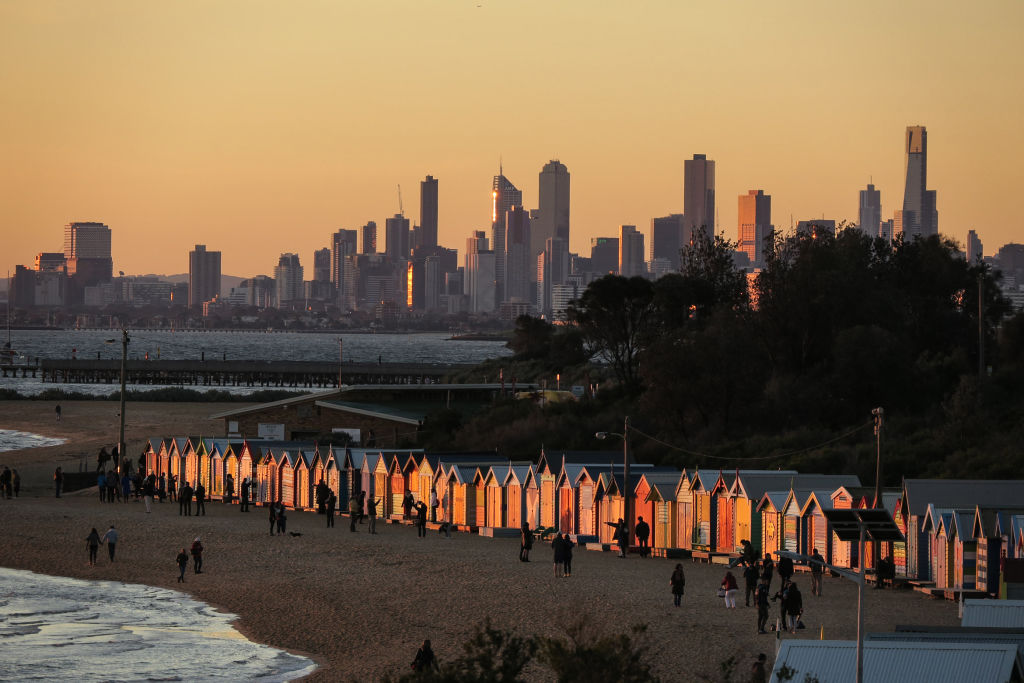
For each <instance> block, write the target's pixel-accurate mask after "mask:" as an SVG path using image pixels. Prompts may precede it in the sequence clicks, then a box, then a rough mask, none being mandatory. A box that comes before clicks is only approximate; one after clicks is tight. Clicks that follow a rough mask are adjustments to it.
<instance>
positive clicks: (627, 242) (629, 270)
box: [619, 225, 646, 277]
mask: <svg viewBox="0 0 1024 683" xmlns="http://www.w3.org/2000/svg"><path fill="white" fill-rule="evenodd" d="M645 271H646V268H644V234H643V233H642V232H637V229H636V226H635V225H620V226H619V275H621V276H622V277H635V276H638V275H643V274H644V272H645Z"/></svg>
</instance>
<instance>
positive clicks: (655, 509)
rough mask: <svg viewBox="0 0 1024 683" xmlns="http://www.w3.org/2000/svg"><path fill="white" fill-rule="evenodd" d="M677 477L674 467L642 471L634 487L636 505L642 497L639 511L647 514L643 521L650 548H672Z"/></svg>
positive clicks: (675, 534)
mask: <svg viewBox="0 0 1024 683" xmlns="http://www.w3.org/2000/svg"><path fill="white" fill-rule="evenodd" d="M681 474H682V472H680V471H679V470H677V469H676V468H674V467H658V468H653V469H652V470H649V471H644V473H643V474H642V475H641V476H640V482H639V483H638V484H637V487H636V496H637V502H638V503H639V502H640V500H641V498H640V496H641V494H642V495H643V502H644V507H643V509H644V511H645V512H646V513H647V514H645V515H644V519H645V520H647V521H648V524H650V527H651V540H650V543H651V546H652V547H654V548H674V547H676V545H675V542H676V538H677V536H678V534H677V532H676V522H677V520H678V517H677V515H676V510H675V508H676V487H677V486H678V485H679V477H680V475H681ZM638 507H639V505H638ZM648 515H649V516H648Z"/></svg>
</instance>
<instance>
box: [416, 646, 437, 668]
mask: <svg viewBox="0 0 1024 683" xmlns="http://www.w3.org/2000/svg"><path fill="white" fill-rule="evenodd" d="M429 669H434V670H435V671H436V670H437V657H435V656H434V651H433V650H432V649H431V647H430V641H429V640H424V641H423V645H421V646H420V649H419V650H417V651H416V658H415V659H413V660H412V670H413V671H414V672H416V673H423V672H424V671H427V670H429Z"/></svg>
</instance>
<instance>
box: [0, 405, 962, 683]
mask: <svg viewBox="0 0 1024 683" xmlns="http://www.w3.org/2000/svg"><path fill="white" fill-rule="evenodd" d="M38 406H39V404H38V403H33V402H28V401H26V402H18V401H14V402H3V403H0V414H2V415H3V417H0V427H4V428H14V429H19V430H21V431H30V432H34V433H41V434H52V433H55V432H57V429H56V424H57V423H55V422H54V421H53V416H52V414H51V413H50V412H49V411H45V410H44V411H41V410H39V409H38ZM64 407H65V419H64V420H62V422H61V423H60V431H61V432H62V433H65V434H67V435H68V438H69V441H68V442H67V443H65V444H63V445H60V446H53V447H47V448H38V449H27V450H21V451H8V452H5V453H0V463H6V464H10V465H12V466H14V467H16V468H18V469H19V471H20V472H21V474H22V479H23V490H22V497H21V498H20V499H17V500H11V501H6V500H5V501H0V509H2V510H3V514H4V517H5V532H6V533H5V535H4V536H5V542H6V546H7V548H8V549H9V550H8V552H7V553H5V554H4V556H3V558H2V559H0V564H2V565H3V566H8V567H13V568H18V569H28V570H31V571H36V572H39V573H44V574H49V575H54V576H68V577H72V578H83V579H100V580H114V581H124V582H131V583H141V584H146V585H150V586H156V587H162V588H170V589H172V590H181V591H182V592H184V593H187V594H188V595H190V596H192V597H193V598H194V599H196V600H200V601H202V602H204V603H206V604H209V605H211V607H214V608H216V609H217V610H218V611H221V612H226V613H230V614H235V615H237V617H238V618H237V619H236V620H235V621H234V622H232V625H233V626H234V627H235V628H237V629H238V631H239V633H241V634H242V635H243V636H244V637H246V638H247V639H249V640H252V641H253V642H256V643H261V644H266V645H269V646H271V647H274V648H277V649H281V650H286V651H288V652H292V653H295V654H298V655H301V656H304V657H309V658H310V659H311V660H313V661H314V662H316V664H317V666H318V668H317V669H316V670H315V671H313V672H312V673H311V674H310V675H309V676H308V677H307V678H306V679H305V680H308V681H317V682H318V681H333V680H360V681H373V680H380V679H381V678H382V677H384V676H385V675H391V676H400V675H402V674H403V673H405V672H406V671H407V670H408V667H409V662H410V661H411V660H412V657H413V655H414V653H415V652H416V648H417V647H418V646H419V644H420V643H421V642H422V640H423V639H424V638H430V639H431V640H432V642H433V644H434V649H435V652H436V653H437V655H438V657H439V658H440V659H441V660H442V661H447V660H451V659H453V658H455V657H458V656H460V655H461V654H462V653H463V650H462V646H463V644H464V643H465V642H466V641H467V640H468V639H469V638H470V637H471V636H472V635H473V632H474V628H475V626H476V625H477V624H479V623H481V622H482V621H483V620H484V618H485V617H489V618H490V619H491V621H492V624H493V625H494V626H495V627H496V628H507V629H512V630H516V631H519V632H521V633H526V634H530V635H539V636H550V637H561V636H564V635H565V632H566V629H567V627H568V626H569V625H571V624H573V623H574V622H576V621H578V620H580V619H583V620H585V621H586V622H587V624H588V625H589V627H590V628H592V629H593V630H594V631H596V632H598V633H623V632H627V631H628V629H629V627H630V626H631V625H632V624H635V623H646V624H647V626H648V628H647V631H646V633H645V634H644V635H643V636H642V638H641V642H642V643H645V644H646V645H647V646H648V654H647V655H646V657H647V659H648V660H649V661H650V663H651V665H652V667H653V670H654V672H655V673H656V674H657V675H659V676H661V677H662V678H663V679H666V680H679V679H680V678H686V679H695V678H699V677H700V676H701V675H705V676H709V677H711V679H712V680H714V679H716V677H717V676H718V671H719V664H720V663H721V662H723V661H724V660H726V659H727V658H729V657H731V656H734V657H736V661H737V665H738V666H740V667H745V666H746V663H747V662H749V661H752V660H753V658H754V657H756V656H757V654H758V653H759V652H765V653H768V654H769V655H770V656H771V653H773V651H774V647H775V639H774V638H773V637H770V636H758V635H757V634H756V629H755V619H756V616H755V610H753V608H743V607H742V606H741V607H739V608H737V609H735V610H726V609H724V608H723V606H722V601H721V600H719V599H718V598H717V597H715V592H716V589H717V588H718V585H719V583H720V582H721V579H722V575H723V574H724V572H725V568H724V567H720V566H715V565H703V564H694V563H690V562H684V563H683V565H684V569H685V572H686V578H687V590H686V595H685V597H684V601H683V607H682V608H675V607H673V606H672V600H671V594H670V592H669V589H668V577H669V575H670V574H671V573H672V569H673V568H674V566H675V564H676V562H677V560H664V559H657V558H652V559H640V558H636V557H630V558H628V559H626V560H622V559H618V558H617V557H615V554H614V553H602V552H591V551H583V550H578V551H577V552H576V553H575V557H574V563H573V564H574V571H573V575H572V577H570V578H564V579H561V578H560V579H556V578H554V577H553V576H552V568H551V551H550V550H549V549H548V547H547V545H546V544H537V545H535V547H534V551H533V553H532V556H531V560H532V561H531V562H530V563H522V562H519V561H518V560H517V559H516V558H517V555H518V551H519V543H518V539H509V538H483V537H480V536H470V535H468V534H464V533H456V534H454V535H453V537H452V538H451V539H450V540H449V539H445V538H442V537H440V536H439V535H438V534H437V533H436V532H434V531H431V532H428V535H427V537H426V538H424V539H417V537H416V533H415V530H414V529H413V528H412V527H411V526H405V525H399V524H383V523H381V524H379V525H378V535H376V536H371V535H369V534H368V533H366V526H365V525H360V526H359V528H358V533H350V532H349V530H348V528H347V527H348V519H347V517H337V518H336V527H335V528H333V529H331V528H327V527H326V524H325V518H324V517H323V516H322V515H316V514H315V513H311V512H294V511H290V512H289V514H288V529H289V531H297V532H300V533H301V536H297V537H294V536H290V535H285V536H277V535H275V536H270V535H269V534H268V525H267V516H266V509H265V508H253V512H252V514H246V513H240V512H239V508H238V506H237V505H232V506H227V505H224V504H223V503H220V502H212V503H209V504H208V505H207V515H206V516H205V517H194V516H193V517H181V516H179V515H178V514H177V510H176V509H175V507H174V505H173V504H171V503H164V504H160V503H154V505H153V513H152V514H149V515H147V514H146V513H145V510H144V507H143V505H142V503H140V502H135V501H132V502H129V503H127V504H125V503H101V502H100V501H99V498H98V496H97V495H96V493H95V488H92V489H85V490H83V491H79V492H74V493H71V494H67V495H66V496H65V497H63V498H61V499H59V500H57V499H55V498H54V496H53V489H52V480H51V476H52V472H53V468H54V467H55V466H56V465H57V464H60V465H62V466H65V469H68V466H69V463H73V462H75V461H76V460H78V459H79V457H82V454H84V459H85V463H86V464H87V465H91V466H94V464H95V453H96V452H97V451H98V450H99V445H100V444H107V445H108V447H109V444H110V443H111V441H112V439H111V435H114V434H116V433H117V417H116V406H113V405H111V404H105V403H101V402H97V403H93V402H82V403H71V404H66V405H65V406H64ZM217 410H218V406H217V405H216V404H174V403H151V404H133V405H131V406H130V407H129V410H128V417H129V423H128V425H127V426H126V440H127V441H128V443H129V450H128V453H136V454H137V453H138V452H139V450H140V449H139V448H137V447H134V446H133V445H132V444H136V445H138V446H140V445H141V444H142V443H143V441H144V439H145V438H148V437H150V436H175V435H182V434H196V433H200V432H202V433H207V434H217V433H219V432H218V431H217V428H218V427H220V425H218V424H217V423H215V422H211V421H208V420H206V418H207V417H208V416H209V415H210V414H213V413H214V412H216V411H217ZM111 523H114V524H115V525H116V527H117V528H118V530H119V531H120V533H121V541H120V543H119V544H118V551H117V553H118V555H117V561H116V562H115V563H113V564H111V563H110V562H109V560H107V557H106V551H105V549H102V548H101V549H100V559H99V564H98V566H96V567H89V566H88V565H87V563H86V550H85V548H84V545H85V544H84V542H83V540H82V539H84V538H85V536H86V534H87V533H88V531H89V528H90V527H96V528H97V529H98V530H102V529H105V528H106V527H107V526H108V525H109V524H111ZM196 536H200V537H201V538H202V542H203V545H204V546H205V547H206V552H205V553H204V564H205V567H204V571H203V573H202V574H199V575H194V574H192V572H191V569H190V570H189V573H188V574H186V582H185V583H184V584H177V583H176V579H177V571H176V569H175V567H174V564H173V560H174V555H175V554H176V553H177V551H178V549H180V548H182V547H187V545H188V544H190V543H191V542H192V539H193V538H194V537H196ZM798 583H799V584H800V587H801V588H802V589H804V593H805V599H804V600H805V607H806V614H805V617H804V621H805V623H806V624H807V629H806V630H805V631H801V632H800V634H799V635H797V636H789V635H787V636H785V637H796V638H802V639H817V637H818V635H819V629H820V628H822V627H823V628H824V631H825V637H826V638H827V639H852V638H854V637H855V634H856V592H857V591H856V586H855V585H854V584H853V583H852V582H850V581H845V580H842V579H826V580H825V585H824V593H825V597H823V598H820V599H819V598H812V597H811V596H810V595H809V593H810V591H809V590H806V589H807V582H806V580H802V579H798ZM741 605H742V603H741ZM773 606H774V605H773ZM771 614H772V618H773V619H774V617H775V614H776V610H772V613H771ZM914 623H918V624H936V625H942V624H947V625H954V624H957V623H958V620H957V618H956V606H955V605H953V604H952V603H947V602H946V601H944V600H933V599H929V598H927V597H925V596H922V595H921V594H919V593H914V592H909V591H866V594H865V628H866V630H867V631H868V632H870V631H892V630H893V629H894V627H895V625H896V624H914ZM738 670H739V669H738ZM543 673H547V672H546V671H545V672H538V671H537V670H536V669H530V670H528V672H527V674H526V678H527V679H528V680H548V679H549V678H550V676H549V675H548V676H544V675H542V674H543Z"/></svg>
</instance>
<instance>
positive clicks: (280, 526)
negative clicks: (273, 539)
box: [277, 501, 288, 536]
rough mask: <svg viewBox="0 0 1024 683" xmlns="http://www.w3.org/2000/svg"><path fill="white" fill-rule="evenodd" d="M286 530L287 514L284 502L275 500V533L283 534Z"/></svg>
mask: <svg viewBox="0 0 1024 683" xmlns="http://www.w3.org/2000/svg"><path fill="white" fill-rule="evenodd" d="M287 530H288V514H287V513H286V512H285V510H284V503H282V502H281V501H277V533H278V535H281V536H283V535H284V532H285V531H287Z"/></svg>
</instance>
